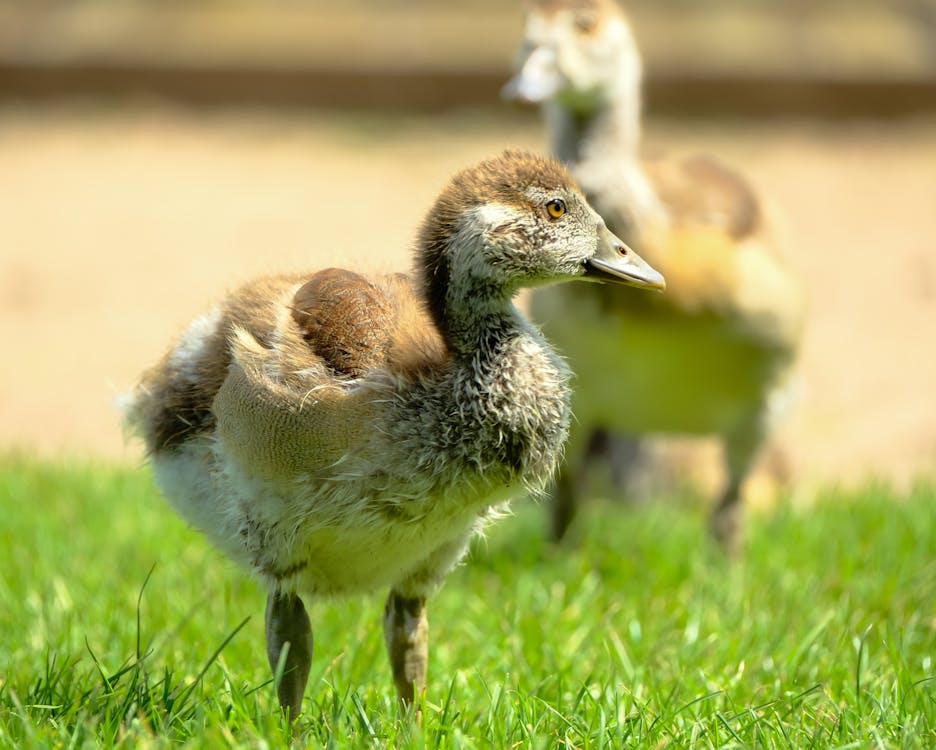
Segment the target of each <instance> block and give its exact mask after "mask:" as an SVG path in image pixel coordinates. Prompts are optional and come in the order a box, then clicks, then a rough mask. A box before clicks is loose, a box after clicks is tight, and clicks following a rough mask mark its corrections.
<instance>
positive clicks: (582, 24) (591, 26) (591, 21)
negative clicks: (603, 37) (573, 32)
mask: <svg viewBox="0 0 936 750" xmlns="http://www.w3.org/2000/svg"><path fill="white" fill-rule="evenodd" d="M597 25H598V16H597V15H595V14H594V13H589V12H588V11H587V10H583V11H581V12H580V13H576V14H575V28H577V29H578V30H579V31H581V32H582V33H583V34H589V33H591V32H592V31H594V30H595V27H596V26H597Z"/></svg>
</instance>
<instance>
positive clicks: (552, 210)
mask: <svg viewBox="0 0 936 750" xmlns="http://www.w3.org/2000/svg"><path fill="white" fill-rule="evenodd" d="M567 210H568V209H566V204H565V201H564V200H562V198H553V199H552V200H551V201H549V202H548V203H547V204H546V213H548V214H549V215H550V216H551V217H552V218H554V219H558V218H560V217H562V216H564V215H565V213H566V211H567Z"/></svg>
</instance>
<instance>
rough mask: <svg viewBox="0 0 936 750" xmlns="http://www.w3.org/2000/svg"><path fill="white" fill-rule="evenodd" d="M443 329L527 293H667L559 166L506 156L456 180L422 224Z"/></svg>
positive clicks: (431, 297)
mask: <svg viewBox="0 0 936 750" xmlns="http://www.w3.org/2000/svg"><path fill="white" fill-rule="evenodd" d="M418 263H419V268H420V271H421V274H422V278H423V282H424V288H425V290H426V295H427V299H428V303H429V307H430V311H431V312H432V313H433V316H434V317H435V319H436V321H437V322H439V323H440V324H441V325H442V326H443V328H444V327H445V321H446V318H447V317H448V316H449V315H451V314H457V313H459V312H460V310H456V309H454V307H455V306H459V305H460V306H462V307H464V306H466V305H481V304H483V303H484V301H485V300H495V301H509V299H510V298H511V297H512V296H513V295H514V293H515V292H517V291H518V290H519V289H520V288H521V287H529V286H538V285H542V284H548V283H552V282H557V281H569V280H574V279H584V280H591V281H606V282H612V283H619V284H626V285H629V286H635V287H643V288H646V289H658V290H660V289H663V288H664V286H665V282H664V280H663V277H662V276H661V275H660V274H659V273H658V272H657V271H655V270H654V269H653V268H651V267H650V266H649V265H648V264H647V263H646V262H645V261H644V260H642V259H641V258H640V256H638V255H637V253H635V252H634V251H633V250H631V249H630V248H629V247H627V245H625V244H624V242H623V241H621V240H620V239H618V238H617V237H616V236H615V235H614V234H612V233H611V231H610V230H609V229H608V228H607V226H606V225H605V223H604V221H603V220H602V218H601V217H600V216H599V215H598V214H597V213H596V212H595V210H594V209H593V208H592V207H591V206H590V205H589V204H588V202H587V201H586V199H585V197H584V196H583V195H582V192H581V191H580V190H579V188H578V187H577V186H576V184H575V182H574V181H573V180H572V178H571V177H570V176H569V174H568V172H567V171H566V170H565V168H564V167H562V166H561V165H560V164H559V163H558V162H556V161H554V160H552V159H545V158H541V157H537V156H533V155H531V154H528V153H524V152H520V151H507V152H505V153H504V154H502V155H501V156H499V157H496V158H494V159H490V160H487V161H483V162H481V163H480V164H478V165H477V166H475V167H472V168H469V169H466V170H464V171H462V172H459V173H458V174H456V175H455V176H454V177H453V178H452V180H451V182H450V183H449V184H448V186H447V187H446V188H445V189H444V190H443V191H442V193H441V194H440V196H439V197H438V199H437V200H436V202H435V205H434V206H433V208H432V210H431V211H430V212H429V215H428V216H427V217H426V220H425V222H424V224H423V227H422V231H421V234H420V252H419V257H418Z"/></svg>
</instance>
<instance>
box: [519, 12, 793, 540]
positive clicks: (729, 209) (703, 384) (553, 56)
mask: <svg viewBox="0 0 936 750" xmlns="http://www.w3.org/2000/svg"><path fill="white" fill-rule="evenodd" d="M640 86H641V61H640V56H639V54H638V51H637V47H636V45H635V43H634V38H633V35H632V33H631V29H630V26H629V24H628V22H627V20H626V18H625V17H624V15H623V14H622V12H621V10H620V8H618V6H617V5H616V4H615V3H614V2H612V0H539V1H538V2H535V3H534V5H533V7H532V8H531V10H530V12H529V15H528V17H527V22H526V31H525V36H524V39H523V43H522V46H521V49H520V53H519V56H518V62H517V73H516V76H515V77H514V78H513V79H512V80H511V81H510V82H509V83H508V84H507V85H506V86H505V87H504V91H503V94H504V96H505V97H506V98H509V99H517V100H521V101H526V102H534V103H539V104H541V105H542V109H543V112H544V115H545V119H546V121H547V124H548V128H549V132H550V136H551V140H552V148H553V151H554V154H555V155H556V156H557V157H558V158H559V159H560V160H562V161H563V162H565V163H566V164H567V166H568V167H569V170H570V172H571V173H572V175H573V176H574V177H575V179H576V180H577V181H578V183H579V184H580V185H581V187H582V189H583V190H584V192H585V195H586V196H587V197H588V200H589V201H591V203H592V205H593V206H595V208H596V209H597V211H598V212H599V213H600V214H601V215H602V216H604V217H605V218H606V220H607V221H608V224H609V226H610V228H611V229H612V230H613V231H614V232H616V233H617V234H618V235H619V236H621V237H622V238H623V239H624V240H625V241H626V242H630V243H632V244H634V245H635V246H637V247H640V249H641V253H642V254H643V255H644V257H645V258H647V260H648V261H649V262H650V263H651V264H653V265H654V266H655V267H656V268H658V269H660V271H661V272H662V273H663V275H664V276H666V279H667V291H666V293H665V294H663V295H642V296H640V295H633V296H629V295H622V294H618V293H617V292H616V291H615V290H614V289H611V288H607V289H602V290H598V293H597V294H593V295H586V294H582V293H581V290H580V289H573V288H569V287H565V288H554V289H548V290H542V291H540V292H537V293H535V294H534V296H533V299H532V303H531V312H532V316H533V318H534V320H536V321H537V322H540V323H542V324H543V329H544V332H545V333H546V335H547V336H548V337H549V338H550V339H551V340H553V341H554V342H555V343H556V345H557V348H558V349H559V351H561V352H562V353H563V354H564V355H566V356H568V357H569V360H570V363H571V365H572V368H573V369H574V370H575V371H576V374H577V376H578V378H579V380H578V383H579V386H578V387H577V388H576V392H575V399H574V403H573V411H574V412H575V415H576V422H575V425H576V426H575V427H574V428H573V432H572V435H571V437H570V443H569V451H568V453H569V468H568V469H565V470H563V471H562V473H561V476H560V479H559V482H558V486H557V490H556V497H555V502H554V506H553V507H554V513H553V535H554V537H555V538H556V539H559V538H561V537H562V536H563V534H564V533H565V532H566V530H567V528H568V526H569V524H570V522H571V520H572V518H573V515H574V512H575V509H576V497H575V495H576V491H575V490H576V485H579V484H580V483H581V482H580V477H574V478H573V476H571V475H572V474H576V473H578V474H582V473H584V470H585V465H586V464H587V463H588V460H589V458H590V457H591V456H590V452H592V451H591V448H589V447H586V446H592V447H594V446H597V445H601V444H606V441H603V440H600V439H597V438H599V437H600V436H601V435H604V434H606V432H607V431H610V432H611V433H614V434H618V435H629V436H634V437H636V436H646V435H651V434H667V433H668V434H675V433H682V434H689V435H706V434H708V435H716V436H718V437H719V438H720V439H721V442H722V444H723V446H724V456H725V464H726V483H725V487H724V489H723V491H722V493H721V497H720V498H719V500H718V502H717V503H716V506H715V509H714V511H713V513H712V515H711V518H710V530H711V532H712V534H713V535H714V537H715V538H716V539H717V540H718V541H720V542H721V543H722V544H723V545H724V546H725V547H726V548H727V549H728V550H730V551H733V550H734V549H735V548H736V546H737V544H738V533H739V525H740V518H739V516H740V506H741V503H740V502H739V499H740V494H741V493H740V491H741V485H742V482H743V481H744V479H745V476H746V475H747V473H748V471H749V469H750V468H751V465H752V463H753V461H754V459H755V458H756V456H757V455H758V452H759V450H760V448H761V446H762V444H763V443H764V441H765V439H766V438H767V437H768V436H769V435H770V433H771V430H772V427H773V426H774V425H775V423H776V421H777V418H778V415H779V413H780V412H781V411H782V410H783V409H782V407H783V406H784V405H785V403H786V402H787V401H788V400H789V397H788V391H789V383H790V372H791V369H792V362H793V359H794V356H795V352H796V349H797V346H798V342H799V339H800V333H801V328H802V321H803V314H804V301H803V295H802V291H801V289H800V285H799V283H798V281H797V280H796V279H795V278H794V276H793V275H792V274H791V273H790V271H788V270H787V269H786V268H785V267H784V265H783V263H782V262H781V260H780V259H779V257H778V256H777V254H776V250H775V244H776V241H775V237H774V230H773V228H772V227H771V222H770V221H769V219H768V217H767V214H766V211H765V207H764V206H763V204H762V202H761V200H760V199H759V198H758V196H757V194H756V193H755V192H754V190H753V189H752V187H751V186H750V185H749V184H748V182H747V181H746V180H745V179H744V178H743V177H742V176H741V175H739V174H737V173H736V172H734V171H732V170H731V169H729V168H727V167H725V166H723V165H721V164H719V163H718V162H716V161H714V160H712V159H710V158H707V157H693V158H688V159H683V160H667V159H663V158H657V159H650V160H645V161H642V160H641V158H640V154H639V146H640V108H641V92H640ZM638 297H639V298H638ZM599 331H600V332H601V333H600V335H597V334H598V332H599ZM573 479H575V480H576V481H573Z"/></svg>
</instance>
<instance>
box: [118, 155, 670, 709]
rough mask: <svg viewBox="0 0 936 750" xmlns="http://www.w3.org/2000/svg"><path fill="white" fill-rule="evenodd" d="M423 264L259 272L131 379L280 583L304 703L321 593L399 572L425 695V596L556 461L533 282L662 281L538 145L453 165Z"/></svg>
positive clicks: (168, 437) (251, 559) (412, 691)
mask: <svg viewBox="0 0 936 750" xmlns="http://www.w3.org/2000/svg"><path fill="white" fill-rule="evenodd" d="M415 266H416V268H415V272H414V273H412V274H410V275H404V274H385V275H366V274H363V273H357V272H355V271H351V270H346V269H338V268H328V269H324V270H320V271H317V272H314V273H309V274H291V275H290V274H287V275H280V276H273V277H269V278H262V279H259V280H255V281H252V282H250V283H248V284H246V285H245V286H243V287H242V288H241V289H239V290H237V291H235V292H234V293H232V294H230V295H229V296H228V297H227V298H226V299H225V300H224V301H223V302H222V303H221V304H220V305H218V306H217V307H215V308H214V309H213V310H211V311H210V312H208V313H206V314H205V315H203V316H201V317H199V318H197V319H196V320H195V321H194V322H193V323H192V324H191V325H190V326H189V327H188V329H187V330H186V331H185V332H184V333H183V334H182V335H181V337H180V338H179V340H178V341H177V342H176V343H175V344H174V346H172V348H171V349H170V350H169V352H168V353H167V354H166V355H165V357H164V358H163V359H162V361H161V362H159V363H158V364H157V365H156V366H155V367H154V368H153V369H151V370H149V371H148V372H146V373H145V374H144V376H143V377H142V380H141V382H140V385H139V386H138V387H137V388H136V390H135V391H134V393H133V394H132V396H131V401H130V405H129V407H128V411H127V415H126V419H127V422H128V423H129V425H130V427H131V428H133V429H135V430H136V431H137V432H138V433H139V434H140V435H141V436H142V438H143V440H144V442H145V445H146V449H147V452H148V455H149V460H150V462H151V465H152V468H153V472H154V477H155V480H156V482H157V484H158V486H159V487H160V488H161V490H162V492H163V494H164V495H165V497H166V498H167V499H168V501H169V503H170V504H171V505H172V506H173V507H174V509H175V510H176V511H177V512H178V513H179V515H180V516H182V518H184V519H185V520H186V521H188V522H189V523H190V524H191V525H192V526H194V527H195V528H197V529H198V530H200V531H201V532H202V533H204V535H205V536H206V537H207V538H208V539H209V540H210V541H211V542H212V543H214V544H215V545H216V546H217V547H219V548H220V549H221V550H222V551H224V552H225V553H227V554H228V555H229V556H230V557H232V558H233V559H234V560H235V561H237V562H238V563H240V564H241V565H243V566H244V567H246V568H247V569H249V570H250V571H253V573H254V574H256V575H257V576H258V577H259V578H260V580H261V581H262V582H263V583H264V584H265V586H266V588H267V589H268V591H269V594H268V597H267V606H266V616H265V636H266V647H267V655H268V658H269V663H270V666H271V668H272V669H273V670H274V674H275V675H278V676H279V677H278V679H279V682H278V685H277V695H278V699H279V703H280V706H281V707H282V708H283V709H284V710H285V711H286V713H287V716H288V717H289V719H290V721H291V720H292V719H294V718H295V717H296V716H297V715H298V714H299V711H300V707H301V702H302V698H303V694H304V691H305V686H306V682H307V680H308V674H309V667H310V662H311V658H312V631H311V624H310V619H309V617H308V614H307V611H306V608H305V606H304V602H303V597H315V598H331V597H340V596H351V595H355V594H360V593H362V592H368V591H373V590H375V589H382V588H388V589H389V591H390V593H389V596H388V598H387V600H386V606H385V610H384V615H383V625H384V634H385V640H386V645H387V650H388V654H389V657H390V664H391V669H392V674H393V679H394V682H395V686H396V691H397V695H398V697H399V700H400V702H401V704H402V705H403V706H409V705H411V704H413V702H414V701H415V700H417V698H418V696H419V695H420V694H421V693H422V691H423V689H424V686H425V679H426V662H427V654H428V620H427V615H426V600H427V597H428V596H429V594H431V593H432V592H433V591H434V590H435V589H436V588H437V587H438V586H439V585H440V584H441V582H442V580H443V579H444V578H445V576H446V575H447V573H448V572H449V571H450V570H451V569H452V568H453V567H454V566H455V565H456V564H457V563H458V562H459V561H460V560H461V559H462V557H463V556H464V555H465V552H466V549H467V547H468V544H469V541H470V540H471V538H472V537H473V536H474V535H475V534H477V533H478V532H479V531H481V530H482V529H483V528H484V527H485V526H486V525H487V524H488V523H489V522H490V521H491V520H492V519H494V518H496V517H497V516H498V515H499V514H500V513H501V512H502V511H503V510H504V507H505V504H506V503H507V502H508V501H509V500H510V499H511V498H514V497H516V496H518V495H522V494H524V493H536V492H539V491H541V489H542V488H543V487H544V485H545V484H546V482H547V481H548V479H549V478H550V476H551V475H552V473H553V471H554V469H555V467H556V466H557V464H558V462H559V460H560V455H561V452H562V449H563V444H564V442H565V439H566V436H567V432H568V426H569V419H570V416H569V415H570V406H569V401H570V393H569V386H568V384H567V381H568V378H569V372H568V369H567V367H566V365H565V363H564V361H563V360H562V359H561V358H560V357H559V355H557V354H556V352H555V351H554V350H553V349H552V348H551V347H550V346H549V344H548V343H547V342H546V340H545V339H544V338H543V336H542V335H541V334H540V332H539V330H538V329H537V328H535V327H534V326H533V325H531V324H530V323H529V322H528V321H527V319H526V318H525V317H524V316H523V315H522V314H521V313H520V312H519V311H518V310H517V308H516V307H514V305H513V303H512V299H513V297H514V295H515V294H516V293H517V292H518V290H519V289H521V288H522V287H529V286H536V285H540V284H547V283H551V282H559V281H567V280H574V279H585V280H597V281H605V282H617V283H621V284H625V285H630V286H634V287H645V288H648V289H662V288H663V286H664V281H663V278H662V276H661V275H660V274H659V273H657V272H656V271H655V270H654V269H653V268H652V267H650V266H649V265H648V264H647V263H645V262H644V261H643V260H642V259H641V258H640V257H639V256H638V255H637V254H636V253H635V252H633V251H632V250H630V249H629V248H628V247H627V246H625V245H624V243H622V242H621V241H620V240H619V239H618V238H617V237H615V236H614V235H613V234H612V233H611V232H610V231H608V229H607V227H606V226H605V223H604V221H603V220H602V219H601V218H600V217H599V215H598V214H597V213H596V212H595V211H594V209H592V208H591V207H590V206H589V204H588V203H587V201H586V199H585V198H584V197H583V195H582V194H581V192H580V190H579V189H578V188H577V187H576V185H575V184H574V182H573V181H572V180H571V178H570V177H569V175H568V174H567V172H566V170H565V169H564V168H563V167H561V166H560V165H559V164H558V163H557V162H554V161H552V160H549V159H544V158H540V157H536V156H533V155H530V154H527V153H524V152H518V151H508V152H505V153H504V154H502V155H501V156H499V157H496V158H493V159H490V160H488V161H484V162H481V163H480V164H478V165H476V166H474V167H471V168H468V169H466V170H464V171H462V172H459V173H458V174H456V175H455V176H454V177H453V178H452V180H451V182H450V183H449V184H448V186H447V187H445V189H444V190H443V191H442V192H441V194H440V195H439V197H438V198H437V200H436V201H435V203H434V205H433V207H432V209H431V210H430V211H429V213H428V215H427V216H426V218H425V220H424V222H423V224H422V228H421V231H420V233H419V236H418V242H417V246H416V252H415ZM589 286H595V287H597V286H599V285H589Z"/></svg>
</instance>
